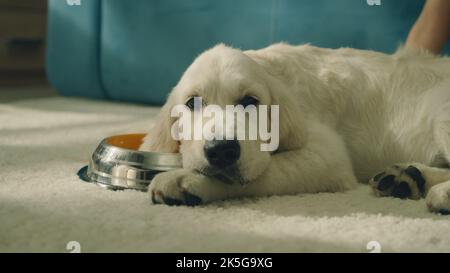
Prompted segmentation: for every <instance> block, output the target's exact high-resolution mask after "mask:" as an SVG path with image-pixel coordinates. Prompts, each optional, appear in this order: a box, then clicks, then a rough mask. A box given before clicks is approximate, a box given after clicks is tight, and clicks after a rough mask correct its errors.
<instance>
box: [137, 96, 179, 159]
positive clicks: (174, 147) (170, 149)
mask: <svg viewBox="0 0 450 273" xmlns="http://www.w3.org/2000/svg"><path fill="white" fill-rule="evenodd" d="M173 94H174V92H171V94H170V95H169V97H168V99H167V102H166V103H165V104H164V106H163V107H162V108H161V111H160V112H159V114H158V116H157V117H156V123H155V125H154V126H153V128H152V129H151V130H150V132H149V133H148V134H147V136H146V137H145V138H144V141H143V143H142V145H141V146H140V148H139V150H140V151H148V152H164V153H177V152H178V150H179V143H178V141H176V140H175V139H173V138H172V135H171V127H172V125H173V123H174V122H175V120H176V118H174V117H171V115H170V113H171V111H172V107H173V106H174V105H175V99H174V95H173Z"/></svg>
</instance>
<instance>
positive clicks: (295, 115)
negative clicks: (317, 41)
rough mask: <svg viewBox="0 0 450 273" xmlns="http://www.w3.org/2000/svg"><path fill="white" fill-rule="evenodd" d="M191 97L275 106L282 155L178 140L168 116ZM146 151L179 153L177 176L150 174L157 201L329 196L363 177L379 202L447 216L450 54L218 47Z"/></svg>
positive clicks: (172, 101)
mask: <svg viewBox="0 0 450 273" xmlns="http://www.w3.org/2000/svg"><path fill="white" fill-rule="evenodd" d="M195 96H200V97H202V99H203V101H204V102H205V103H206V104H215V105H219V106H221V107H225V105H230V104H231V105H235V104H242V105H244V106H246V105H250V104H255V105H256V104H264V105H279V107H280V108H279V109H280V125H279V126H280V145H279V148H278V150H277V151H275V152H262V151H260V149H259V148H258V147H259V143H258V141H199V140H197V141H181V142H177V141H175V140H174V139H173V138H172V137H171V134H170V132H171V126H172V124H174V123H175V122H176V119H175V118H172V117H171V115H170V110H171V108H172V107H173V106H174V105H177V104H187V105H188V106H189V107H191V106H190V103H192V98H193V97H195ZM211 149H212V151H213V152H212V153H211V152H210V151H211ZM141 150H145V151H160V152H177V151H179V152H180V153H181V154H182V158H183V169H179V170H175V171H169V172H165V173H160V174H158V175H157V176H156V177H155V178H154V179H153V181H152V183H151V185H150V187H149V192H150V194H151V196H152V201H153V202H154V203H166V204H169V205H178V204H186V205H197V204H200V203H206V202H211V201H214V200H221V199H226V198H233V197H240V196H267V195H282V194H296V193H315V192H324V191H328V192H336V191H344V190H348V189H351V188H353V187H354V186H355V185H356V184H357V181H359V182H369V183H370V185H371V186H372V187H373V189H374V192H375V193H376V194H377V195H379V196H394V197H399V198H410V199H419V198H421V197H426V199H427V204H428V206H429V208H430V209H431V210H433V211H440V212H448V211H450V170H449V169H447V168H448V166H449V165H448V163H449V162H450V59H449V58H444V57H438V56H434V55H430V54H427V53H424V52H413V51H412V50H409V49H401V50H399V51H398V52H397V53H395V54H393V55H386V54H382V53H378V52H373V51H365V50H355V49H349V48H341V49H336V50H333V49H322V48H317V47H313V46H309V45H302V46H290V45H287V44H275V45H272V46H270V47H267V48H264V49H261V50H249V51H241V50H238V49H233V48H230V47H227V46H225V45H218V46H216V47H214V48H212V49H210V50H208V51H206V52H204V53H203V54H201V55H200V56H199V57H198V58H197V59H196V60H195V61H194V62H193V64H192V65H191V66H190V67H189V68H188V69H187V71H186V72H185V73H184V75H183V76H182V78H181V80H180V82H179V83H178V84H177V86H176V87H175V88H174V89H173V91H172V92H171V94H170V96H169V98H168V100H167V103H166V104H165V105H164V107H163V108H162V111H161V113H160V115H159V116H158V120H157V122H156V125H155V126H154V127H153V129H152V130H151V131H150V134H149V137H148V138H146V139H145V141H144V143H143V144H142V146H141ZM211 154H212V156H211ZM377 173H378V174H377ZM375 174H377V175H375ZM372 177H373V178H372ZM239 182H240V183H239Z"/></svg>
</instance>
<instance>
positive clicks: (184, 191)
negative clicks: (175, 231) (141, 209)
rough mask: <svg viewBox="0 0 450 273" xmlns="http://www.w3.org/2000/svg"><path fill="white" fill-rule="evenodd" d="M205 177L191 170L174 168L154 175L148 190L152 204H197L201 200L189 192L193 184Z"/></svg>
mask: <svg viewBox="0 0 450 273" xmlns="http://www.w3.org/2000/svg"><path fill="white" fill-rule="evenodd" d="M204 179H205V177H204V176H203V175H201V174H199V173H196V172H195V171H192V170H185V169H180V170H174V171H169V172H163V173H160V174H158V175H156V176H155V177H154V178H153V180H152V182H151V183H150V186H149V188H148V192H149V194H150V197H151V201H152V203H153V204H166V205H169V206H179V205H187V206H197V205H200V204H202V203H203V200H202V198H201V197H200V196H198V195H197V194H195V193H193V192H191V191H192V189H193V185H194V184H199V183H202V181H201V180H204Z"/></svg>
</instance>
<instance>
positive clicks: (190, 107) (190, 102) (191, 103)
mask: <svg viewBox="0 0 450 273" xmlns="http://www.w3.org/2000/svg"><path fill="white" fill-rule="evenodd" d="M194 99H195V97H192V98H190V99H189V100H188V101H187V102H186V103H185V105H186V106H187V107H189V109H191V110H194Z"/></svg>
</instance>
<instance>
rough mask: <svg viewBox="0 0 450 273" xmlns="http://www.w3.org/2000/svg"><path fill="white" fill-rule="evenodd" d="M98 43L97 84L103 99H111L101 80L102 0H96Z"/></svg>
mask: <svg viewBox="0 0 450 273" xmlns="http://www.w3.org/2000/svg"><path fill="white" fill-rule="evenodd" d="M98 2H99V3H98V24H97V27H98V29H97V30H98V36H97V37H98V43H97V64H98V65H97V70H98V71H97V73H98V84H99V85H100V88H101V90H102V93H103V96H104V97H105V99H108V100H109V99H111V96H110V94H109V93H108V90H106V88H105V84H104V81H103V73H102V72H103V69H102V68H103V67H102V42H103V37H102V30H103V16H102V15H103V7H102V3H103V1H102V0H98Z"/></svg>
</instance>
